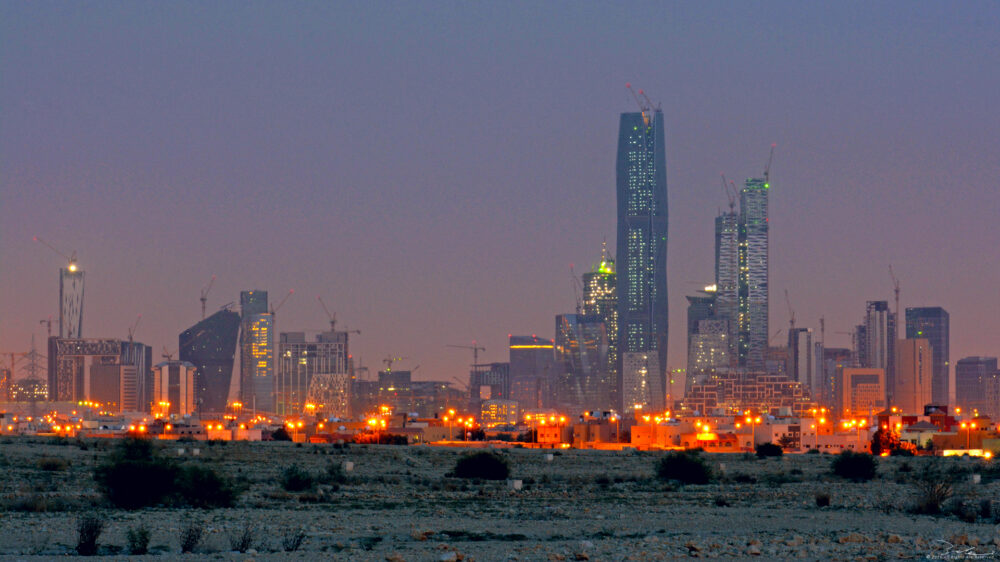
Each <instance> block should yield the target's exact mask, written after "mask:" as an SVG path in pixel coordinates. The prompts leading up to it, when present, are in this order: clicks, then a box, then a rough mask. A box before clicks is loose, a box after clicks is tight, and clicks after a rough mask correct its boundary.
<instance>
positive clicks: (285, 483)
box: [278, 464, 316, 492]
mask: <svg viewBox="0 0 1000 562" xmlns="http://www.w3.org/2000/svg"><path fill="white" fill-rule="evenodd" d="M278 483H280V484H281V487H282V488H284V489H285V491H286V492H304V491H305V490H310V489H312V488H313V487H314V486H315V485H316V479H315V478H313V475H312V474H309V473H308V472H306V471H305V470H302V469H301V468H299V466H298V465H296V464H293V465H292V466H290V467H288V468H286V469H285V470H284V472H282V473H281V476H279V477H278Z"/></svg>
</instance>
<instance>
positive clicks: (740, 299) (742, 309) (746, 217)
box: [735, 178, 771, 371]
mask: <svg viewBox="0 0 1000 562" xmlns="http://www.w3.org/2000/svg"><path fill="white" fill-rule="evenodd" d="M770 188H771V186H770V183H769V182H768V180H767V179H766V178H764V179H761V178H749V179H747V180H746V182H744V184H743V187H742V188H741V189H740V216H739V232H738V233H739V241H738V242H739V245H738V252H737V253H738V259H739V262H738V265H739V269H738V280H739V284H738V292H739V294H738V295H737V301H736V302H737V310H736V337H735V345H736V354H737V359H738V360H739V366H740V367H744V368H747V369H750V370H758V371H759V370H762V369H764V362H765V359H766V355H767V348H768V338H769V332H768V295H769V293H768V277H769V265H768V259H769V256H768V253H769V250H768V244H769V239H768V216H767V212H768V192H769V190H770Z"/></svg>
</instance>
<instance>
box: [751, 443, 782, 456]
mask: <svg viewBox="0 0 1000 562" xmlns="http://www.w3.org/2000/svg"><path fill="white" fill-rule="evenodd" d="M756 451H757V457H758V458H764V457H780V456H781V455H782V454H783V453H784V452H785V450H784V449H782V448H781V446H780V445H775V444H774V443H761V444H759V445H757V449H756Z"/></svg>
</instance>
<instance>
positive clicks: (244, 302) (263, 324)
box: [240, 290, 274, 412]
mask: <svg viewBox="0 0 1000 562" xmlns="http://www.w3.org/2000/svg"><path fill="white" fill-rule="evenodd" d="M240 313H241V315H242V324H241V328H242V329H241V331H240V402H242V403H243V406H244V407H245V408H251V407H253V408H255V409H257V410H262V411H265V412H272V411H274V315H273V314H271V313H270V312H269V311H268V308H267V291H256V290H255V291H243V292H241V293H240Z"/></svg>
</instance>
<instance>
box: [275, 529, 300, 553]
mask: <svg viewBox="0 0 1000 562" xmlns="http://www.w3.org/2000/svg"><path fill="white" fill-rule="evenodd" d="M305 540H306V532H305V529H302V528H301V527H299V528H287V529H285V531H284V533H283V534H282V536H281V548H283V549H284V550H285V552H295V551H296V550H298V549H299V548H300V547H301V546H302V542H303V541H305Z"/></svg>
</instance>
